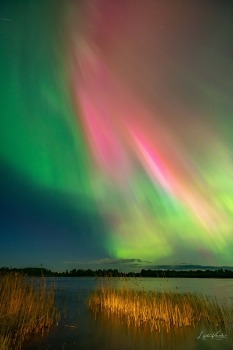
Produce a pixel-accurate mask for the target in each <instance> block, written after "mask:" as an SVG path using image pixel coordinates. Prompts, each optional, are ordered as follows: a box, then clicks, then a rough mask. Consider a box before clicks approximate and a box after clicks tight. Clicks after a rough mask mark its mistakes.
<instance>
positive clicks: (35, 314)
mask: <svg viewBox="0 0 233 350" xmlns="http://www.w3.org/2000/svg"><path fill="white" fill-rule="evenodd" d="M58 321H59V312H58V310H57V309H56V308H55V290H54V288H53V287H52V288H47V287H46V281H45V279H43V278H39V279H38V278H37V279H29V278H27V277H25V276H22V275H20V274H6V275H2V276H0V350H8V349H20V348H21V345H22V343H23V341H25V340H26V339H27V337H28V336H29V335H31V334H38V333H40V334H42V335H43V334H44V332H45V331H46V330H48V329H50V328H51V327H52V326H54V325H57V324H58Z"/></svg>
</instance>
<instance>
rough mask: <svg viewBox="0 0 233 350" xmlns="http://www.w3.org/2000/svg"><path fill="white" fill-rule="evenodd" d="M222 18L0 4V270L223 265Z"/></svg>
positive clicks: (126, 8)
mask: <svg viewBox="0 0 233 350" xmlns="http://www.w3.org/2000/svg"><path fill="white" fill-rule="evenodd" d="M232 18H233V2H232V1H226V0H221V1H219V0H209V1H208V0H195V1H194V0H193V1H192V0H190V1H187V0H167V1H165V0H116V1H115V0H85V1H78V0H68V1H56V0H15V1H14V0H0V87H1V88H0V266H8V267H10V266H13V267H26V266H40V265H41V264H42V265H43V266H44V267H47V268H51V269H53V270H58V271H59V270H61V271H64V270H66V269H71V268H85V267H86V268H93V269H97V268H109V267H112V268H113V267H114V268H119V269H122V270H125V269H128V270H132V269H141V268H142V267H153V266H155V265H156V264H165V265H166V264H168V265H169V264H171V265H179V264H181V265H182V264H187V265H189V264H200V265H214V266H220V265H229V266H233V255H232V252H233V21H232Z"/></svg>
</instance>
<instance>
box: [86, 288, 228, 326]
mask: <svg viewBox="0 0 233 350" xmlns="http://www.w3.org/2000/svg"><path fill="white" fill-rule="evenodd" d="M88 304H89V307H90V309H91V311H92V312H94V314H95V316H97V315H98V314H99V313H104V314H105V315H107V317H108V318H110V317H114V318H115V317H117V318H119V319H121V320H122V322H124V323H125V324H127V325H128V326H134V327H136V328H142V327H143V328H144V327H146V328H147V329H149V330H150V331H151V332H152V331H153V332H154V331H156V332H160V331H162V330H165V331H167V332H169V331H170V330H171V329H174V328H181V327H196V326H198V327H199V326H200V325H205V326H207V327H208V326H210V325H211V327H212V326H213V327H217V329H218V328H219V327H221V329H230V326H231V327H232V325H233V323H232V322H233V306H232V305H231V306H228V307H226V305H225V306H224V305H222V304H219V303H217V301H216V300H215V299H213V298H210V297H207V296H203V295H199V294H192V293H184V294H183V293H174V292H145V291H140V290H133V289H130V288H127V287H123V288H121V289H119V288H114V287H110V286H107V287H106V286H102V287H100V288H98V289H97V290H96V291H94V292H93V293H92V294H91V296H90V298H89V300H88Z"/></svg>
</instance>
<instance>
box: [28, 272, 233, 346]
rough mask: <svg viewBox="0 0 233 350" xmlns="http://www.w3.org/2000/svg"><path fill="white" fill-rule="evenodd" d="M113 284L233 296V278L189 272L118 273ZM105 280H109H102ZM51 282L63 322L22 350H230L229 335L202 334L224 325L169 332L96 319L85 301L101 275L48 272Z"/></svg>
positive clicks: (231, 298)
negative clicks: (121, 275) (176, 275)
mask: <svg viewBox="0 0 233 350" xmlns="http://www.w3.org/2000/svg"><path fill="white" fill-rule="evenodd" d="M112 280H113V282H112V283H113V284H114V285H115V286H116V287H121V286H122V284H127V286H128V287H130V288H134V289H140V290H146V291H174V292H179V293H185V292H191V293H193V292H195V293H201V294H204V295H208V296H212V297H216V298H217V299H218V300H224V302H233V280H231V279H191V278H141V279H140V278H137V279H134V278H129V279H128V280H127V282H125V281H122V280H121V281H120V280H119V279H116V278H115V279H114V278H112ZM104 281H105V282H104V283H107V281H106V280H104ZM47 283H48V285H50V284H51V283H55V285H56V300H57V303H58V305H59V308H60V309H61V312H62V318H61V321H60V324H59V327H57V328H55V329H53V330H52V331H50V332H49V333H48V334H46V335H44V336H43V337H41V336H40V337H34V338H33V339H31V340H30V342H29V343H28V344H26V345H25V346H24V347H23V350H37V349H38V350H47V349H51V350H59V349H65V350H73V349H74V350H75V349H81V350H94V349H96V350H144V349H146V350H154V349H158V350H159V349H165V350H166V349H167V350H170V349H171V350H172V349H174V350H189V349H190V350H208V349H211V350H218V349H222V350H230V349H231V350H232V349H233V342H232V341H231V340H230V339H229V337H226V338H225V339H222V340H216V339H215V338H214V339H211V338H208V339H206V340H203V339H198V337H199V335H200V333H201V332H203V334H208V333H210V332H211V333H216V332H218V331H220V332H221V333H222V332H223V334H224V335H226V336H227V334H226V333H225V332H224V331H223V330H221V329H215V328H213V329H212V328H210V329H202V328H198V327H197V328H196V329H192V330H190V329H183V330H181V331H179V332H178V331H173V332H170V333H169V334H164V335H161V334H160V335H159V334H156V333H152V334H151V333H149V332H148V333H147V332H143V331H141V332H138V331H136V330H134V329H131V328H130V329H129V328H127V327H125V325H123V324H121V323H120V322H119V321H118V320H113V319H107V318H106V317H104V316H103V315H100V316H99V317H98V319H95V318H94V316H93V315H92V314H91V312H90V311H89V309H88V307H87V304H86V301H87V298H88V296H89V295H90V293H91V292H92V291H93V290H94V289H95V288H96V287H98V285H99V284H100V280H96V279H94V278H91V277H90V278H89V277H83V278H82V277H77V278H75V277H72V278H69V277H66V278H48V279H47Z"/></svg>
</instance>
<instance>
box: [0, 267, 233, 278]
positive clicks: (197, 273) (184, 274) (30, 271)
mask: <svg viewBox="0 0 233 350" xmlns="http://www.w3.org/2000/svg"><path fill="white" fill-rule="evenodd" d="M6 273H21V274H24V275H27V276H40V277H41V276H44V277H159V278H171V277H180V278H233V271H232V270H229V269H225V270H223V269H218V270H187V271H185V270H183V271H180V270H179V271H177V270H150V269H149V270H145V269H143V270H141V272H137V273H134V272H127V273H123V272H120V271H118V270H117V269H107V270H105V269H104V270H101V269H99V270H90V269H87V270H84V269H73V270H70V271H68V270H66V271H65V272H54V271H51V270H49V269H46V268H42V267H27V268H22V269H19V268H8V267H1V268H0V275H1V274H6Z"/></svg>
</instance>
